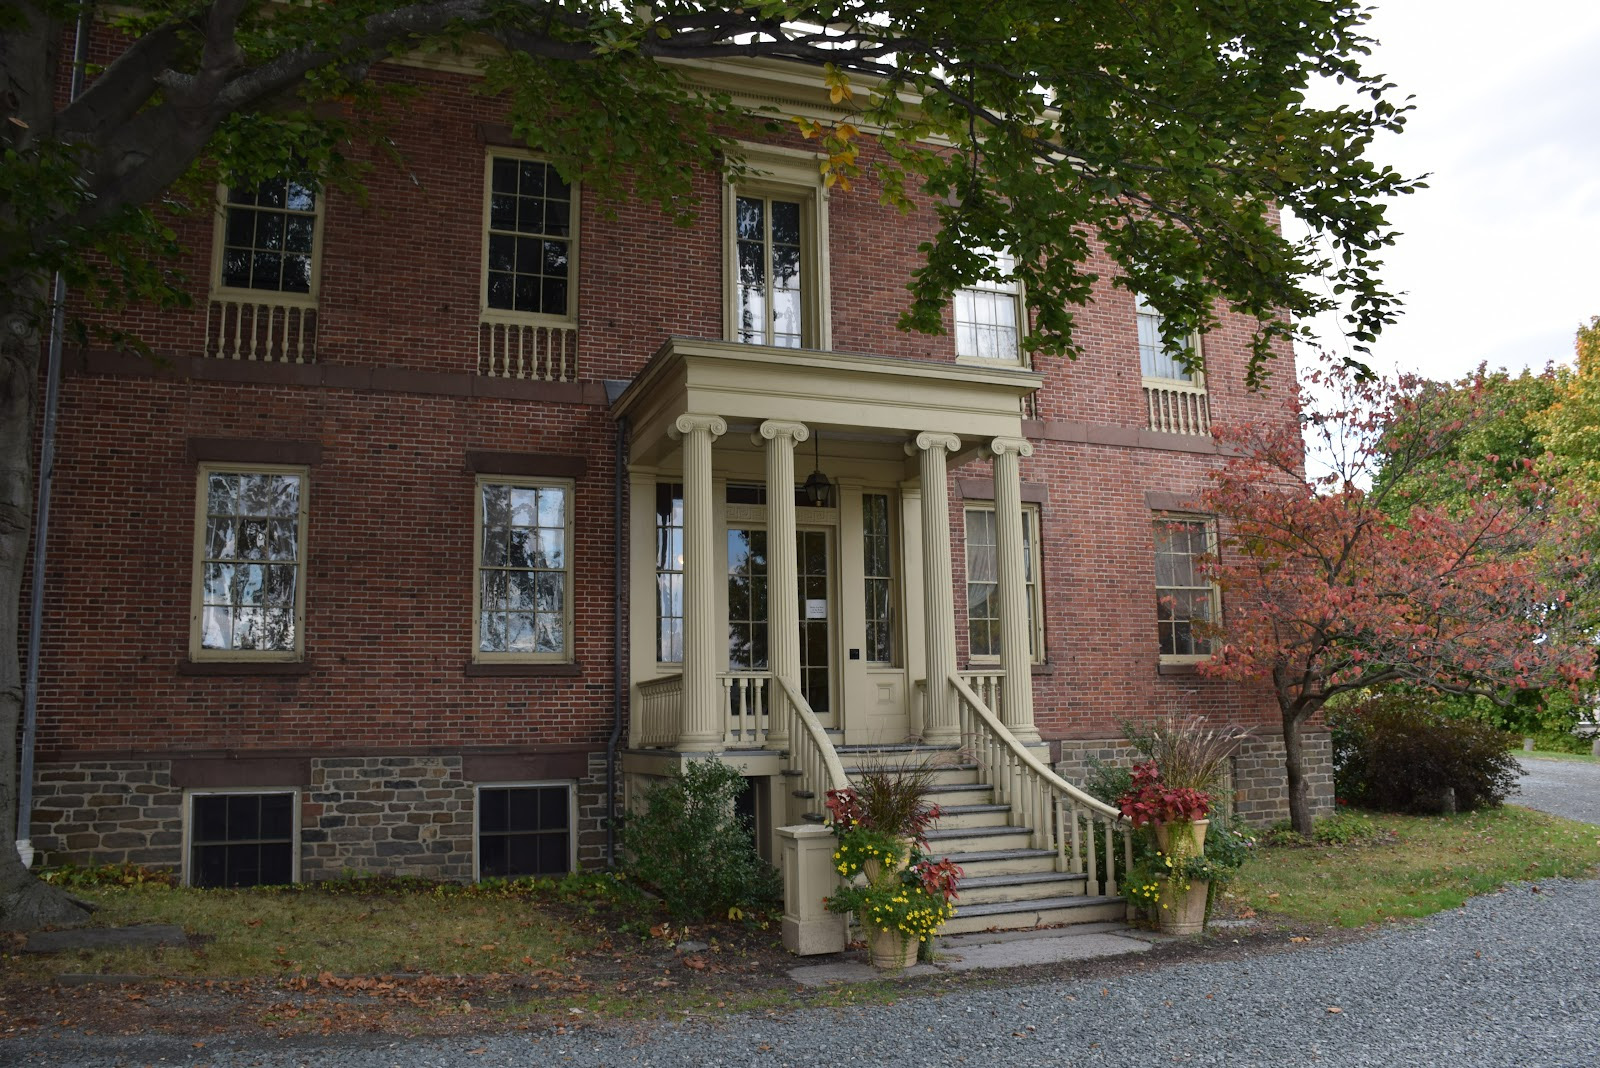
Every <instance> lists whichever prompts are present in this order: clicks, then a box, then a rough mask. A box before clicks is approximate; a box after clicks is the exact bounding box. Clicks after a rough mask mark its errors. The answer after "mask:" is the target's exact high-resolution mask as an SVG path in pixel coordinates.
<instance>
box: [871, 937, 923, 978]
mask: <svg viewBox="0 0 1600 1068" xmlns="http://www.w3.org/2000/svg"><path fill="white" fill-rule="evenodd" d="M867 949H868V950H869V951H870V952H871V954H872V966H873V967H874V968H882V969H883V970H884V971H895V972H898V971H904V970H905V969H907V968H909V967H911V966H912V965H913V964H915V963H917V940H916V939H915V938H907V937H903V936H902V935H901V934H900V932H899V931H880V930H878V929H877V928H876V927H868V928H867Z"/></svg>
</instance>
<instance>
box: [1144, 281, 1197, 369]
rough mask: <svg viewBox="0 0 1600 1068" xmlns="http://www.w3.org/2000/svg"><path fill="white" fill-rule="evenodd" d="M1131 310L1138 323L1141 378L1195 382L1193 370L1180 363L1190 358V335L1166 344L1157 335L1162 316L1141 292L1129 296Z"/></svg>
mask: <svg viewBox="0 0 1600 1068" xmlns="http://www.w3.org/2000/svg"><path fill="white" fill-rule="evenodd" d="M1133 307H1134V314H1135V316H1136V317H1137V319H1138V327H1139V371H1140V374H1142V375H1143V376H1144V377H1145V378H1158V379H1164V380H1166V381H1169V382H1187V383H1189V384H1191V385H1196V386H1197V385H1199V384H1200V382H1199V381H1198V375H1197V374H1196V372H1194V371H1191V370H1189V368H1187V367H1185V366H1184V360H1186V359H1187V360H1190V361H1191V362H1192V361H1193V357H1192V356H1191V353H1193V352H1194V348H1195V341H1194V338H1192V337H1191V338H1184V339H1183V341H1182V342H1181V343H1179V344H1177V345H1172V344H1169V343H1168V342H1167V341H1166V340H1165V339H1164V338H1162V336H1161V323H1162V320H1163V318H1164V316H1162V314H1161V313H1160V312H1159V311H1157V310H1156V308H1155V305H1153V304H1151V303H1150V302H1149V301H1148V300H1146V299H1145V297H1144V296H1143V295H1142V294H1138V295H1135V297H1134V299H1133Z"/></svg>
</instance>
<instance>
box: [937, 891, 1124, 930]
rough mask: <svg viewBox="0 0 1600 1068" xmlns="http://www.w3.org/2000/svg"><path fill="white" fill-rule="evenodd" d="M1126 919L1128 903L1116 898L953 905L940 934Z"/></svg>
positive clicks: (1080, 896)
mask: <svg viewBox="0 0 1600 1068" xmlns="http://www.w3.org/2000/svg"><path fill="white" fill-rule="evenodd" d="M1127 916H1128V903H1127V902H1126V901H1124V900H1123V899H1122V898H1120V897H1102V896H1099V895H1095V896H1089V895H1087V894H1073V895H1067V896H1063V897H1047V898H1038V899H1034V900H1030V901H1014V902H986V903H982V904H974V905H964V904H962V903H961V902H960V901H958V902H956V914H955V915H954V916H952V917H951V918H950V920H949V922H947V923H946V924H945V925H944V927H943V928H942V929H941V932H940V933H941V934H966V933H968V932H971V931H991V930H992V931H1017V930H1022V929H1024V928H1028V927H1041V926H1045V925H1047V924H1051V925H1053V924H1074V923H1104V922H1107V921H1122V920H1126V919H1127Z"/></svg>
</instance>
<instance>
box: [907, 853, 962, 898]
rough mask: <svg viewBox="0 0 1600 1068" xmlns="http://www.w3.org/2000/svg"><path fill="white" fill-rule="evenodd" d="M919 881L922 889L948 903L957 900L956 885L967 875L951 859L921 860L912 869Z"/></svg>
mask: <svg viewBox="0 0 1600 1068" xmlns="http://www.w3.org/2000/svg"><path fill="white" fill-rule="evenodd" d="M912 872H913V873H914V874H915V875H916V877H917V881H918V882H920V883H921V884H922V888H923V889H924V890H926V891H927V892H928V893H930V894H933V895H935V896H940V897H943V898H944V899H945V900H946V901H954V900H955V899H956V884H957V883H958V882H960V880H961V878H962V877H963V876H964V875H966V872H964V871H962V870H961V866H960V865H959V864H954V863H952V862H951V861H950V858H949V857H945V858H944V859H943V860H937V861H936V860H926V859H924V860H919V861H917V863H916V866H915V867H913V868H912Z"/></svg>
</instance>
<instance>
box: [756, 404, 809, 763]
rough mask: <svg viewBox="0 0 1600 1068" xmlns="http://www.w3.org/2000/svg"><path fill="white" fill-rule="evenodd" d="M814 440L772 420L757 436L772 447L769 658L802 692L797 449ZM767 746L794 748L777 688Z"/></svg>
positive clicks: (777, 674) (802, 428) (797, 427)
mask: <svg viewBox="0 0 1600 1068" xmlns="http://www.w3.org/2000/svg"><path fill="white" fill-rule="evenodd" d="M810 437H811V431H810V430H809V429H808V428H807V427H806V425H805V424H804V423H785V422H781V421H779V420H776V419H769V420H767V421H766V422H765V423H762V424H761V426H760V428H759V429H758V430H757V431H756V433H755V434H754V435H752V436H751V441H752V442H753V443H755V444H757V445H759V444H761V443H762V442H763V441H764V442H765V443H766V448H767V659H768V662H769V664H770V666H771V668H772V674H773V676H774V678H779V679H784V680H786V681H787V682H788V683H789V685H791V686H793V687H794V688H795V689H797V690H798V689H799V688H800V622H799V621H800V580H799V577H798V573H797V570H798V569H797V567H796V561H795V547H794V540H795V534H794V447H795V445H796V444H797V443H798V442H802V441H805V440H807V439H808V438H810ZM769 699H770V701H771V706H770V708H771V719H770V721H769V723H770V725H769V727H768V730H767V747H768V748H772V749H781V748H783V747H784V746H786V745H788V744H789V732H788V726H789V718H788V716H787V715H786V714H785V712H786V711H787V707H788V702H787V700H786V699H785V698H784V696H783V691H782V690H781V689H780V688H779V687H778V686H776V685H774V686H773V687H772V688H771V693H770V694H769Z"/></svg>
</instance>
